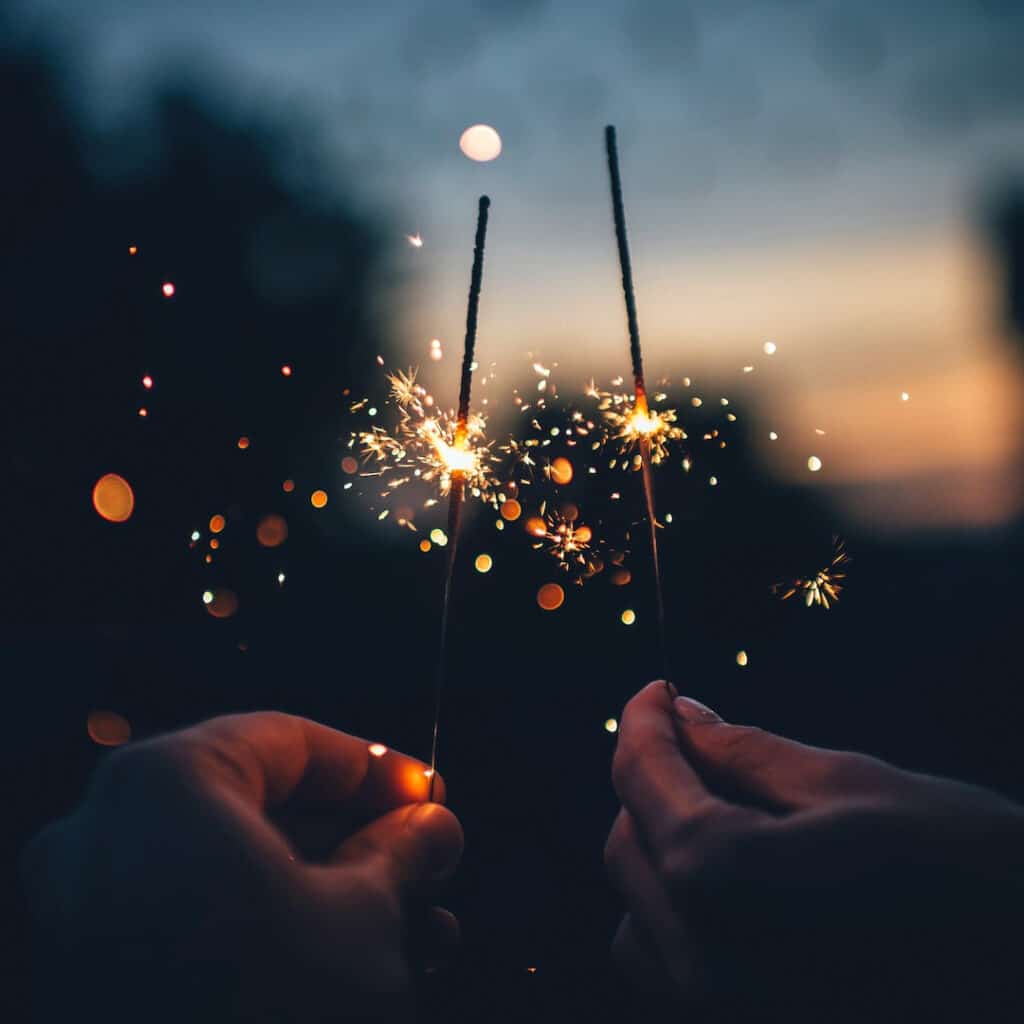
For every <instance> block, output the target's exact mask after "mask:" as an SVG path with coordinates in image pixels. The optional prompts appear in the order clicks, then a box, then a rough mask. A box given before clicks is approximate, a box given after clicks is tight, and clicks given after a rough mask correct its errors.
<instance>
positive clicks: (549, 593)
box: [537, 583, 565, 612]
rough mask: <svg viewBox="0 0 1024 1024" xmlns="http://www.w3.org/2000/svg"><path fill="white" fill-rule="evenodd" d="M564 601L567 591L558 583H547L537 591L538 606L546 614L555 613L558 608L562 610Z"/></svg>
mask: <svg viewBox="0 0 1024 1024" xmlns="http://www.w3.org/2000/svg"><path fill="white" fill-rule="evenodd" d="M564 600H565V591H564V590H563V589H562V588H561V587H560V586H559V585H558V584H557V583H545V584H544V586H543V587H541V588H540V590H538V591H537V604H539V605H540V606H541V608H543V609H544V611H546V612H553V611H554V610H555V609H556V608H561V607H562V602H563V601H564Z"/></svg>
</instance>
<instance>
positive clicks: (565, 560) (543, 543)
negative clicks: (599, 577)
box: [531, 504, 594, 584]
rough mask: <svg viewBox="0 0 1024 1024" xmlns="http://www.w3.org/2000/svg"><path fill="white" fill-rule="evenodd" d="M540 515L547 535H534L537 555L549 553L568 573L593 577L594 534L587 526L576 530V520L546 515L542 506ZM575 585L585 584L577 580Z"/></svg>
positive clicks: (558, 513) (559, 514)
mask: <svg viewBox="0 0 1024 1024" xmlns="http://www.w3.org/2000/svg"><path fill="white" fill-rule="evenodd" d="M540 514H541V517H542V521H543V523H544V532H543V533H541V532H540V530H539V529H538V530H534V531H531V536H533V537H535V538H537V540H536V543H535V544H534V545H533V549H534V551H540V550H545V551H547V553H548V554H549V555H551V557H552V558H554V559H555V560H556V561H557V562H558V564H559V566H560V567H561V568H562V569H564V570H565V571H566V572H577V573H586V574H588V575H593V570H594V559H593V557H592V555H591V542H592V541H593V539H594V531H593V530H592V529H591V528H590V527H589V526H587V525H586V524H584V523H580V524H579V525H578V526H577V525H576V522H575V518H572V519H570V518H569V517H568V516H566V515H564V514H563V513H562V512H557V511H556V512H549V513H545V505H543V504H542V505H541V508H540ZM538 525H539V524H538ZM576 582H577V583H580V584H582V582H583V579H582V577H580V578H577V580H576Z"/></svg>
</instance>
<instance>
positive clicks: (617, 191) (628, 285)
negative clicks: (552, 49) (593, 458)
mask: <svg viewBox="0 0 1024 1024" xmlns="http://www.w3.org/2000/svg"><path fill="white" fill-rule="evenodd" d="M604 142H605V151H606V153H607V155H608V176H609V178H610V181H611V192H612V217H613V218H614V221H615V241H616V243H617V245H618V249H619V267H620V268H621V270H622V293H623V295H624V296H625V299H626V322H627V325H628V327H629V357H630V361H631V363H632V368H633V388H634V391H635V392H636V403H635V404H636V412H637V413H639V414H640V415H642V416H645V417H646V416H648V415H649V410H648V405H647V386H646V384H645V383H644V361H643V353H642V351H641V349H640V326H639V324H638V322H637V315H636V295H635V294H634V291H633V266H632V263H631V262H630V258H629V239H628V237H627V235H626V211H625V208H624V206H623V202H622V177H621V175H620V174H619V147H618V144H617V142H616V137H615V126H614V125H608V126H607V127H606V128H605V130H604ZM640 462H641V467H642V470H643V472H642V476H643V486H644V501H645V503H646V507H647V523H648V526H649V527H650V535H651V561H652V563H653V566H654V592H655V602H656V605H657V622H658V646H659V648H660V655H661V666H662V675H663V678H664V679H665V683H666V685H669V667H668V645H667V643H666V640H665V599H664V596H663V590H662V585H661V561H660V559H659V557H658V519H657V515H656V514H655V507H654V477H653V473H652V471H651V439H650V438H649V437H641V438H640Z"/></svg>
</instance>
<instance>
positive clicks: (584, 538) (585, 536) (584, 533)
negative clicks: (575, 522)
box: [573, 526, 594, 544]
mask: <svg viewBox="0 0 1024 1024" xmlns="http://www.w3.org/2000/svg"><path fill="white" fill-rule="evenodd" d="M573 536H574V537H575V538H576V540H578V541H579V542H580V543H581V544H589V543H590V541H591V540H592V539H593V536H594V531H593V530H591V529H590V527H589V526H577V527H576V529H575V531H574V532H573Z"/></svg>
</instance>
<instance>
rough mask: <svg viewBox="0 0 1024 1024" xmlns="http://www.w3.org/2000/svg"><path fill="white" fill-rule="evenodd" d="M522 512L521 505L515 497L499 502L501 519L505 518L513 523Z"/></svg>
mask: <svg viewBox="0 0 1024 1024" xmlns="http://www.w3.org/2000/svg"><path fill="white" fill-rule="evenodd" d="M522 514H523V506H522V505H520V504H519V502H518V501H516V499H515V498H509V499H508V501H503V502H502V503H501V517H502V519H507V520H508V521H509V522H510V523H514V522H515V521H516V520H517V519H518V518H519V517H520V516H521V515H522Z"/></svg>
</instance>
